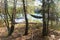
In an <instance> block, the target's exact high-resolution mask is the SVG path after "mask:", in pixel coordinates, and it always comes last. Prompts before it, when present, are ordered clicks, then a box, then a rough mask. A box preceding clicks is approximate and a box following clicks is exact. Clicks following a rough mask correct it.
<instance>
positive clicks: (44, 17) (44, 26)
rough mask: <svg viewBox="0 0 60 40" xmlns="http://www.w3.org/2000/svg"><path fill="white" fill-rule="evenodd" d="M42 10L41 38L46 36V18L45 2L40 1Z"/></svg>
mask: <svg viewBox="0 0 60 40" xmlns="http://www.w3.org/2000/svg"><path fill="white" fill-rule="evenodd" d="M42 2H43V5H42V9H43V30H42V36H43V37H44V36H47V27H46V16H45V0H43V1H42Z"/></svg>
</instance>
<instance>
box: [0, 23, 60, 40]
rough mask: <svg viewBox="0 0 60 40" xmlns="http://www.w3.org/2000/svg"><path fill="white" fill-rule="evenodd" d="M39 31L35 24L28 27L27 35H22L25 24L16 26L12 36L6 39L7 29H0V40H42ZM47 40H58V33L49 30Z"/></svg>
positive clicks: (59, 39) (59, 32) (59, 36)
mask: <svg viewBox="0 0 60 40" xmlns="http://www.w3.org/2000/svg"><path fill="white" fill-rule="evenodd" d="M17 26H18V27H17ZM37 26H38V25H37ZM39 26H41V25H39ZM41 30H42V27H40V28H38V27H36V24H34V25H33V24H31V25H29V32H28V33H29V34H28V35H24V32H25V24H17V25H16V26H15V29H14V32H13V34H12V35H11V36H9V37H6V36H7V34H8V31H7V28H6V27H0V40H43V39H42V31H41ZM23 35H24V36H23ZM48 38H49V39H47V40H60V31H56V30H53V29H50V31H49V36H48Z"/></svg>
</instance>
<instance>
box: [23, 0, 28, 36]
mask: <svg viewBox="0 0 60 40" xmlns="http://www.w3.org/2000/svg"><path fill="white" fill-rule="evenodd" d="M22 1H23V10H24V14H25V21H26V28H25V35H27V34H28V18H27V13H26V7H25V1H24V0H22Z"/></svg>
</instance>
